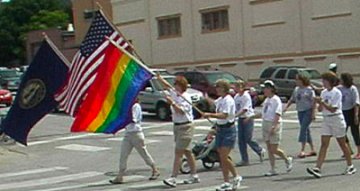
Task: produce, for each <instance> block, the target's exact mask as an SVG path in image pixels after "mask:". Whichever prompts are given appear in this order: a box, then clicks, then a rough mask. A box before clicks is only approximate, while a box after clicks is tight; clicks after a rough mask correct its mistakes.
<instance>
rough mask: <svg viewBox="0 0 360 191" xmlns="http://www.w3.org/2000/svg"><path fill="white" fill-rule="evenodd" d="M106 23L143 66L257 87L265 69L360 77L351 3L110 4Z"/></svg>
mask: <svg viewBox="0 0 360 191" xmlns="http://www.w3.org/2000/svg"><path fill="white" fill-rule="evenodd" d="M111 4H112V13H113V22H114V24H115V25H116V26H117V27H118V28H119V29H120V31H121V32H122V33H123V34H124V35H125V37H127V39H129V40H131V42H132V43H133V44H134V46H135V48H136V51H137V52H138V54H139V55H140V56H141V57H142V59H143V60H144V62H145V63H146V64H148V65H150V66H153V67H164V68H168V69H170V70H189V69H194V68H195V69H196V68H198V69H220V70H225V71H230V72H232V73H236V74H238V75H240V76H242V77H243V78H245V79H249V80H256V79H258V78H259V74H260V72H261V70H262V69H263V68H264V67H266V66H270V65H302V66H308V67H312V68H316V69H318V70H319V71H321V72H323V71H326V70H327V67H328V64H329V63H331V62H336V63H338V67H339V71H340V72H350V73H352V74H353V75H354V76H355V77H360V22H359V20H360V1H358V0H341V1H339V0H307V1H303V0H181V1H175V0H151V1H150V0H111Z"/></svg>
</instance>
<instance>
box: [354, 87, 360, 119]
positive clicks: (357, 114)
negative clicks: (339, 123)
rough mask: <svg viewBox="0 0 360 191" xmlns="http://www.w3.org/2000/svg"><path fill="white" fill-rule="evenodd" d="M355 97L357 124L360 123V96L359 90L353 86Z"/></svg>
mask: <svg viewBox="0 0 360 191" xmlns="http://www.w3.org/2000/svg"><path fill="white" fill-rule="evenodd" d="M353 93H354V98H355V107H354V115H355V116H354V121H355V124H356V125H358V124H359V105H360V98H359V91H358V90H357V88H356V87H355V86H354V88H353Z"/></svg>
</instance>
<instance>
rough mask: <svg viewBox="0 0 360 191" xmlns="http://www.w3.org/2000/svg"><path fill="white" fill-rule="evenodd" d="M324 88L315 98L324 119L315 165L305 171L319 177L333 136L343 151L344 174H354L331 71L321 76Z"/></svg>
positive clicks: (335, 81)
mask: <svg viewBox="0 0 360 191" xmlns="http://www.w3.org/2000/svg"><path fill="white" fill-rule="evenodd" d="M321 77H322V79H323V85H324V88H325V89H324V90H323V91H322V92H321V95H320V97H319V98H318V97H317V98H315V100H316V102H317V103H318V104H319V107H318V110H319V111H322V113H323V116H324V121H323V124H322V129H321V147H320V152H319V156H318V158H317V162H316V166H315V167H313V168H307V172H308V173H309V174H311V175H313V176H314V177H316V178H321V167H322V165H323V163H324V161H325V157H326V153H327V149H328V147H329V144H330V139H331V137H335V138H336V140H337V142H338V144H339V146H340V148H341V150H342V152H343V153H344V156H345V159H346V164H347V168H346V170H345V172H344V173H343V174H344V175H346V174H354V173H355V172H356V168H355V167H354V165H353V164H352V161H351V154H350V150H349V148H348V146H347V144H346V140H345V135H346V124H345V119H344V116H343V113H342V95H341V92H340V90H339V89H338V88H336V87H335V86H336V85H337V81H338V78H337V77H336V75H335V74H334V73H333V72H327V73H324V74H323V75H322V76H321Z"/></svg>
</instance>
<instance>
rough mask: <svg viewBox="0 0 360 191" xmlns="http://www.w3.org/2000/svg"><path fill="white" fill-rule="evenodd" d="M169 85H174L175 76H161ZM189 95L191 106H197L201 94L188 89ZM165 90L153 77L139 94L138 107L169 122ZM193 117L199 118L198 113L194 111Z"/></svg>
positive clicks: (169, 113)
mask: <svg viewBox="0 0 360 191" xmlns="http://www.w3.org/2000/svg"><path fill="white" fill-rule="evenodd" d="M162 77H163V78H164V79H165V80H166V81H168V82H169V83H170V84H174V81H175V76H173V75H168V76H165V75H164V76H162ZM186 92H187V93H189V94H190V96H191V100H192V102H193V104H195V105H197V106H199V105H198V104H199V103H201V102H202V100H203V98H204V97H203V94H202V93H201V92H200V91H198V90H195V89H192V88H188V89H187V90H186ZM165 95H166V90H164V88H163V86H162V85H161V83H160V82H159V81H158V79H157V78H156V77H153V78H152V79H151V80H150V81H149V82H148V83H147V84H146V86H145V88H144V90H143V91H140V93H139V96H138V97H139V100H140V105H141V107H142V109H143V110H144V111H147V112H154V113H156V115H157V117H158V118H159V119H160V120H169V119H170V117H171V111H170V105H169V104H168V103H167V102H166V99H165ZM194 115H195V116H196V117H199V113H198V112H196V111H194Z"/></svg>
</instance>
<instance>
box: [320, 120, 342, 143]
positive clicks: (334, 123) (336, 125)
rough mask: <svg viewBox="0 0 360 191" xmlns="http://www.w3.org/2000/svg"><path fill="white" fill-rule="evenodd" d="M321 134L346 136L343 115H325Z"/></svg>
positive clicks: (337, 136)
mask: <svg viewBox="0 0 360 191" xmlns="http://www.w3.org/2000/svg"><path fill="white" fill-rule="evenodd" d="M321 135H325V136H333V137H336V138H341V137H345V135H346V123H345V119H344V117H343V115H336V116H331V117H330V116H324V120H323V124H322V128H321Z"/></svg>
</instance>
